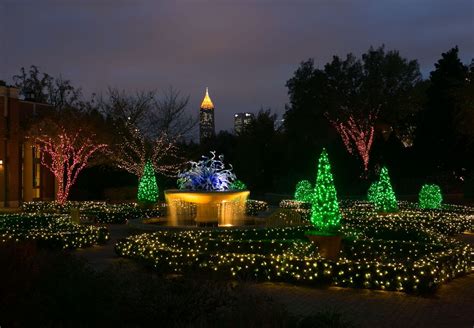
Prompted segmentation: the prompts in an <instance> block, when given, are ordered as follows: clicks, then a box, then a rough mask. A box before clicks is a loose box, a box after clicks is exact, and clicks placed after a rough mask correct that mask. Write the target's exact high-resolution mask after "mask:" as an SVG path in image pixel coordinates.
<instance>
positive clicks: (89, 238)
mask: <svg viewBox="0 0 474 328" xmlns="http://www.w3.org/2000/svg"><path fill="white" fill-rule="evenodd" d="M108 239H109V233H108V231H107V229H106V228H105V227H97V226H92V225H79V224H76V223H73V222H71V220H70V218H69V216H68V215H60V214H33V213H18V214H3V215H0V242H8V241H36V242H37V243H38V245H39V246H44V247H48V248H67V249H74V248H79V247H89V246H92V245H95V244H101V243H105V242H106V241H107V240H108Z"/></svg>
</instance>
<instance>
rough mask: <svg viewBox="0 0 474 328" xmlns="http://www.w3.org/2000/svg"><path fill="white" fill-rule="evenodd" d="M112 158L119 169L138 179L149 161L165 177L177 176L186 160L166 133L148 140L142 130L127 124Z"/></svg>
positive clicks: (112, 153) (112, 152) (115, 145)
mask: <svg viewBox="0 0 474 328" xmlns="http://www.w3.org/2000/svg"><path fill="white" fill-rule="evenodd" d="M110 156H111V158H112V160H113V161H114V163H115V164H116V165H117V167H118V168H120V169H123V170H125V171H127V172H129V173H131V174H133V175H135V176H137V177H138V178H140V177H141V175H142V174H143V169H144V167H145V164H146V162H147V161H148V160H151V162H152V163H153V167H154V170H155V172H159V173H161V174H163V175H165V176H176V175H177V174H178V172H179V169H180V167H181V165H182V164H183V162H184V159H183V158H182V157H180V156H179V155H178V147H177V144H176V141H175V139H174V138H170V137H169V136H168V135H167V134H166V133H162V134H160V135H159V136H158V137H156V138H155V139H152V140H149V139H147V138H146V137H145V136H144V135H143V134H142V133H141V132H140V130H139V129H138V128H137V127H136V126H134V125H132V124H130V123H129V124H127V125H126V129H125V130H124V131H122V132H121V138H120V142H119V143H117V144H114V145H113V149H112V151H111V152H110Z"/></svg>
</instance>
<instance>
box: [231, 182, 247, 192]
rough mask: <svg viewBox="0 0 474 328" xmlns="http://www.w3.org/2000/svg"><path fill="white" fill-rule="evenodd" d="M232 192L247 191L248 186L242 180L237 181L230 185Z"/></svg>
mask: <svg viewBox="0 0 474 328" xmlns="http://www.w3.org/2000/svg"><path fill="white" fill-rule="evenodd" d="M230 189H231V190H247V185H246V184H245V183H244V182H242V181H241V180H235V181H234V182H232V183H231V185H230Z"/></svg>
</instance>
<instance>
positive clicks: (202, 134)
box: [199, 88, 216, 143]
mask: <svg viewBox="0 0 474 328" xmlns="http://www.w3.org/2000/svg"><path fill="white" fill-rule="evenodd" d="M215 131H216V130H215V125H214V104H213V103H212V100H211V97H209V89H208V88H206V95H205V96H204V99H203V101H202V103H201V109H200V110H199V139H200V141H201V143H202V142H205V141H206V140H208V139H211V138H212V137H214V136H215V134H216V132H215Z"/></svg>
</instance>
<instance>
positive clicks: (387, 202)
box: [368, 167, 398, 213]
mask: <svg viewBox="0 0 474 328" xmlns="http://www.w3.org/2000/svg"><path fill="white" fill-rule="evenodd" d="M370 188H371V189H369V193H368V194H369V195H368V198H369V199H370V200H371V201H372V202H373V204H374V206H375V209H376V210H377V211H379V212H385V213H388V212H396V211H397V210H398V205H397V198H396V197H395V193H394V191H393V188H392V183H391V182H390V177H389V175H388V169H387V168H386V167H383V168H382V170H381V171H380V177H379V180H378V181H377V182H375V183H374V184H372V185H371V187H370Z"/></svg>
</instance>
